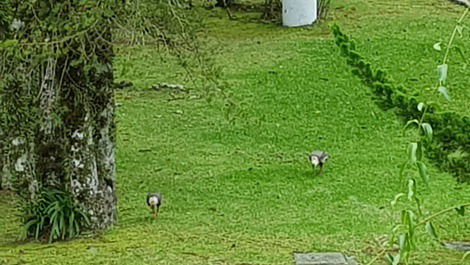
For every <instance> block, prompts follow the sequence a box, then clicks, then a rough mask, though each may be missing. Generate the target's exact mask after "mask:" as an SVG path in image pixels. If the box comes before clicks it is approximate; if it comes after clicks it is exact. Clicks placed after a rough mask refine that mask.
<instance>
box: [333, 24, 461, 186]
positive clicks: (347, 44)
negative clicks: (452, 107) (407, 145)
mask: <svg viewBox="0 0 470 265" xmlns="http://www.w3.org/2000/svg"><path fill="white" fill-rule="evenodd" d="M332 29H333V34H334V36H335V41H336V45H337V46H338V47H339V48H340V51H341V54H342V55H343V56H345V57H346V59H347V63H348V64H349V65H350V66H351V67H352V68H353V70H352V72H353V73H354V74H355V75H357V76H358V77H359V78H360V79H361V80H362V81H363V82H364V83H365V84H367V85H368V86H369V87H370V88H371V89H372V91H373V92H374V94H375V95H376V99H377V103H378V104H379V105H380V106H381V107H383V108H385V109H394V110H395V112H396V113H397V114H398V115H399V116H400V117H402V118H403V119H404V120H405V121H408V120H412V119H417V118H419V117H421V115H422V113H421V112H420V111H419V110H418V108H417V105H418V104H419V100H418V93H417V92H416V90H415V91H413V90H411V89H409V88H407V87H405V86H403V85H400V84H396V82H394V81H393V79H392V78H390V77H389V76H388V75H387V73H386V72H385V71H383V70H380V69H377V70H374V69H373V67H372V66H371V64H370V63H369V62H367V61H366V60H365V59H364V57H363V56H362V55H360V54H359V53H358V52H357V50H356V45H355V42H354V41H353V40H351V39H350V38H349V37H348V36H347V35H345V34H344V33H343V32H342V31H341V29H340V28H339V26H338V25H334V26H333V27H332ZM427 105H428V109H427V112H426V115H425V121H426V122H427V123H429V124H430V125H431V126H432V128H433V134H434V136H433V140H432V141H429V142H427V144H426V146H425V147H426V149H427V155H428V157H429V158H430V159H431V160H432V161H433V162H434V163H435V164H436V165H437V166H438V167H440V168H441V169H443V170H447V171H449V172H450V173H452V174H453V175H455V176H456V177H457V179H458V180H459V181H461V182H468V183H470V117H468V116H462V115H460V114H458V113H455V112H450V111H442V110H441V109H440V107H439V105H436V104H435V103H429V104H427Z"/></svg>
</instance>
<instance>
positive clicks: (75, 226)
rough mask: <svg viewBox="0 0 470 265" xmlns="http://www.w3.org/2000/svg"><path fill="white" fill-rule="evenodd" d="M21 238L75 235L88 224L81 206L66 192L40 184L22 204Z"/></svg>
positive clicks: (67, 236) (48, 239)
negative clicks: (38, 191) (38, 189)
mask: <svg viewBox="0 0 470 265" xmlns="http://www.w3.org/2000/svg"><path fill="white" fill-rule="evenodd" d="M22 213H23V216H22V221H23V231H22V232H23V233H22V237H23V238H28V237H30V238H35V239H36V240H41V241H46V240H47V241H48V242H52V241H55V240H65V239H70V238H73V237H76V236H78V235H79V234H80V232H81V231H82V229H83V228H84V227H86V226H88V225H89V224H90V221H89V219H88V216H87V215H86V213H85V211H84V209H83V208H82V207H81V206H80V205H78V204H77V203H75V202H74V200H73V197H72V195H71V194H70V193H67V192H64V191H61V190H58V189H55V188H44V189H42V191H41V192H40V193H39V197H38V198H37V199H36V200H34V201H31V202H27V203H25V204H24V205H23V206H22Z"/></svg>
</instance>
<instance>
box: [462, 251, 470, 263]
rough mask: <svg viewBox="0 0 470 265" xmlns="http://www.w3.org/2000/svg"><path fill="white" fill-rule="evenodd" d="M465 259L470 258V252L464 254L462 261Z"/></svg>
mask: <svg viewBox="0 0 470 265" xmlns="http://www.w3.org/2000/svg"><path fill="white" fill-rule="evenodd" d="M467 257H470V251H467V252H465V254H463V256H462V261H464V260H465V259H466V258H467Z"/></svg>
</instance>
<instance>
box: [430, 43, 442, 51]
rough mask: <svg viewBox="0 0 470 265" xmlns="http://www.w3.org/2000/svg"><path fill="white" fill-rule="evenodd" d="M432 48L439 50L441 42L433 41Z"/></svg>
mask: <svg viewBox="0 0 470 265" xmlns="http://www.w3.org/2000/svg"><path fill="white" fill-rule="evenodd" d="M432 47H433V48H434V50H436V51H441V50H442V49H441V42H436V43H434V45H433V46H432Z"/></svg>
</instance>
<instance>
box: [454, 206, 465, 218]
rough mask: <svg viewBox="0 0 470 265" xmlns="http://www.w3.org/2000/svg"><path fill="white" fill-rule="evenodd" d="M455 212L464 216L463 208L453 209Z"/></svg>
mask: <svg viewBox="0 0 470 265" xmlns="http://www.w3.org/2000/svg"><path fill="white" fill-rule="evenodd" d="M455 210H456V211H457V213H458V214H459V215H461V216H464V215H465V206H463V205H462V206H460V207H457V208H455Z"/></svg>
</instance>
